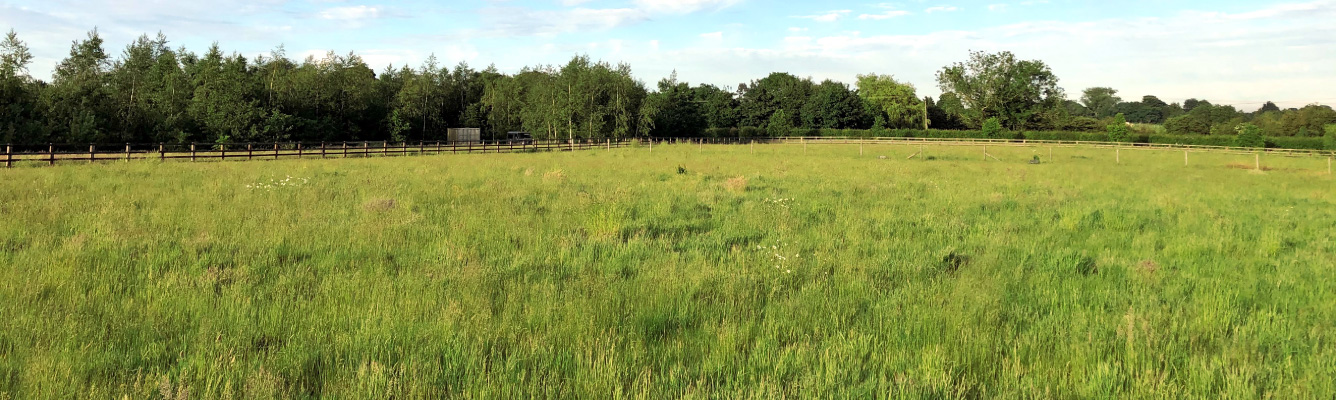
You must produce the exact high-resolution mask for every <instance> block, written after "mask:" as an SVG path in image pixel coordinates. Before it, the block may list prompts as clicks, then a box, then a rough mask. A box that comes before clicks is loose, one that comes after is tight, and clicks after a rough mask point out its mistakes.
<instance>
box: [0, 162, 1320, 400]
mask: <svg viewBox="0 0 1336 400" xmlns="http://www.w3.org/2000/svg"><path fill="white" fill-rule="evenodd" d="M916 151H918V148H917V147H916V146H904V145H882V146H866V147H865V148H864V149H863V150H862V152H863V153H862V154H861V155H860V150H859V148H858V146H857V145H834V144H822V145H809V146H805V147H804V146H801V145H758V146H755V147H750V146H745V145H743V146H722V145H721V146H705V147H703V148H702V147H697V146H694V145H672V146H658V145H656V146H654V148H653V150H652V152H651V151H650V150H649V149H647V148H643V147H637V148H624V149H612V150H592V151H582V152H563V153H536V154H486V155H479V154H470V155H441V156H421V157H394V158H369V159H348V160H285V161H255V162H213V163H171V162H169V163H158V162H146V161H136V162H129V163H108V164H99V165H93V166H90V165H67V166H56V167H25V168H13V169H0V399H44V398H96V399H103V398H116V399H120V398H132V399H138V398H168V399H186V398H189V399H227V398H235V399H268V398H282V399H289V398H290V399H301V398H368V399H382V398H399V399H412V398H534V397H538V398H738V399H747V398H765V399H772V398H1110V399H1115V398H1116V399H1136V398H1157V399H1158V398H1208V399H1216V398H1332V397H1333V396H1336V347H1333V340H1334V339H1336V297H1334V296H1333V293H1336V270H1333V265H1336V242H1333V241H1332V240H1331V232H1332V228H1333V227H1334V226H1336V204H1333V203H1336V191H1334V190H1333V183H1334V180H1333V178H1332V177H1331V176H1330V175H1328V173H1327V163H1326V160H1325V159H1315V158H1280V157H1272V156H1267V157H1264V158H1263V159H1262V164H1263V166H1264V170H1263V171H1254V170H1251V169H1252V168H1253V166H1254V165H1253V163H1254V158H1253V156H1251V155H1234V154H1209V153H1193V154H1191V156H1190V161H1189V164H1188V165H1186V166H1185V165H1183V155H1182V153H1176V152H1161V151H1144V150H1124V151H1123V152H1122V154H1121V155H1120V156H1119V157H1120V158H1121V164H1118V163H1116V162H1115V156H1114V151H1113V150H1111V149H1076V148H1060V149H1054V157H1053V158H1052V159H1048V154H1047V149H1046V148H1034V149H1032V148H1021V147H1006V148H1002V147H998V148H994V147H990V148H989V150H988V151H989V152H990V153H992V154H993V155H994V156H996V157H997V158H998V159H999V160H1000V161H994V160H992V159H990V160H989V161H986V162H985V161H983V160H982V159H981V152H980V149H979V148H977V147H947V146H928V147H926V148H925V152H924V153H923V154H922V155H921V156H919V157H915V158H914V159H912V160H906V159H905V158H906V157H908V156H909V155H910V154H913V153H914V152H916ZM1036 155H1038V156H1040V157H1041V158H1042V159H1044V162H1043V163H1042V164H1038V165H1031V164H1028V163H1027V161H1029V160H1030V159H1032V157H1033V156H1036ZM879 156H885V158H884V159H883V158H880V157H879Z"/></svg>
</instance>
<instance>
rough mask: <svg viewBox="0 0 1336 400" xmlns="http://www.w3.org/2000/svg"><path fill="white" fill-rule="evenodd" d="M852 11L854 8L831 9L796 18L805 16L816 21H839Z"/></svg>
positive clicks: (804, 16)
mask: <svg viewBox="0 0 1336 400" xmlns="http://www.w3.org/2000/svg"><path fill="white" fill-rule="evenodd" d="M851 12H853V10H831V11H826V12H823V13H818V14H814V15H801V16H796V17H794V18H805V19H810V20H813V21H816V22H835V21H838V20H839V19H840V18H841V17H844V16H845V15H849V13H851Z"/></svg>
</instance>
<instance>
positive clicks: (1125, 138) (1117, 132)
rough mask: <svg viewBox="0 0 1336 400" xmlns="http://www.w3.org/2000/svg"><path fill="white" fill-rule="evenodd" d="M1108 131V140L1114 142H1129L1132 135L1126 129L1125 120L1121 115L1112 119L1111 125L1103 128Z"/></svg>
mask: <svg viewBox="0 0 1336 400" xmlns="http://www.w3.org/2000/svg"><path fill="white" fill-rule="evenodd" d="M1105 129H1107V130H1108V131H1109V140H1110V141H1114V142H1131V141H1132V134H1131V133H1130V132H1128V129H1127V118H1126V117H1123V114H1122V113H1118V115H1116V116H1114V117H1113V123H1111V124H1109V126H1107V127H1105Z"/></svg>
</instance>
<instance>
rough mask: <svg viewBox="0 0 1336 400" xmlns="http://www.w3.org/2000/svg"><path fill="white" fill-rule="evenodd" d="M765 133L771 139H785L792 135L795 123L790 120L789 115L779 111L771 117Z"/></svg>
mask: <svg viewBox="0 0 1336 400" xmlns="http://www.w3.org/2000/svg"><path fill="white" fill-rule="evenodd" d="M765 131H766V133H768V134H770V136H771V137H784V136H789V135H790V134H792V133H793V121H792V120H790V119H789V113H786V112H784V110H779V111H776V112H775V113H774V114H772V115H770V122H769V123H767V124H766V125H765Z"/></svg>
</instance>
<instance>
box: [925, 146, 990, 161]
mask: <svg viewBox="0 0 1336 400" xmlns="http://www.w3.org/2000/svg"><path fill="white" fill-rule="evenodd" d="M919 154H923V145H919V151H918V152H917V153H914V154H911V155H909V158H906V160H912V159H914V157H916V156H918V155H919ZM984 161H987V159H985V160H984Z"/></svg>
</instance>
